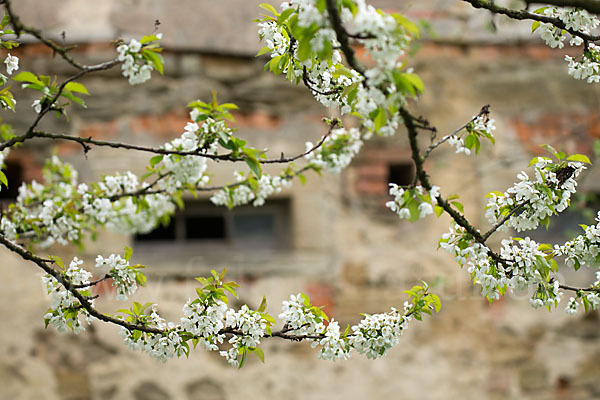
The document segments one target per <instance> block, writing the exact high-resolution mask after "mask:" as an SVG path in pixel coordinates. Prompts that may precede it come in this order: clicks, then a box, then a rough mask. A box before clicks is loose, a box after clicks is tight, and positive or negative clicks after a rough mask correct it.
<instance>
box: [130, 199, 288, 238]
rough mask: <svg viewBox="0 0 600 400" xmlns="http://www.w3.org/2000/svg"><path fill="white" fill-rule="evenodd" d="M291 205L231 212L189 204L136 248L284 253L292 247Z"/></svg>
mask: <svg viewBox="0 0 600 400" xmlns="http://www.w3.org/2000/svg"><path fill="white" fill-rule="evenodd" d="M290 232H291V229H290V201H289V200H287V199H286V200H270V201H267V203H266V204H265V205H264V206H262V207H253V206H244V207H236V208H234V209H233V210H227V209H226V208H223V207H216V206H214V205H212V204H211V203H210V202H209V201H187V202H186V203H185V208H184V209H183V210H179V211H178V212H176V213H175V215H173V217H172V218H171V221H170V223H169V225H167V226H159V227H157V228H156V229H155V230H153V231H152V232H149V233H147V234H143V235H136V236H135V243H136V245H141V246H145V245H147V246H154V245H157V244H159V245H169V244H171V245H194V246H196V245H212V246H223V247H227V248H234V249H245V250H246V249H248V250H253V249H258V250H265V249H282V248H286V247H289V243H290Z"/></svg>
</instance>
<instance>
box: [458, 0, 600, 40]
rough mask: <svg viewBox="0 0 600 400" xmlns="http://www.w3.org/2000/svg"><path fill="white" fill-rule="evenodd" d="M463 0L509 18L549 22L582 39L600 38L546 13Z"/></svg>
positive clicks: (482, 1) (474, 0)
mask: <svg viewBox="0 0 600 400" xmlns="http://www.w3.org/2000/svg"><path fill="white" fill-rule="evenodd" d="M463 1H466V2H467V3H470V4H471V5H472V6H473V7H475V8H484V9H486V10H489V11H490V12H492V13H494V14H502V15H506V16H507V17H509V18H511V19H516V20H531V21H539V22H543V23H547V24H551V25H554V26H555V27H557V28H559V29H564V30H565V31H567V32H569V33H570V34H571V35H573V36H579V37H580V38H582V39H583V40H587V41H590V42H595V41H597V40H600V36H596V35H588V34H586V33H583V32H579V31H576V30H574V29H571V28H568V29H567V26H566V25H565V23H564V22H562V21H561V20H560V19H558V18H553V17H548V16H546V15H540V14H534V13H532V12H529V11H527V10H515V9H512V8H506V7H501V6H498V5H496V3H495V2H494V1H492V0H463ZM550 3H551V2H550Z"/></svg>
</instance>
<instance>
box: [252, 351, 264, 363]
mask: <svg viewBox="0 0 600 400" xmlns="http://www.w3.org/2000/svg"><path fill="white" fill-rule="evenodd" d="M250 350H251V351H252V352H253V353H254V354H256V356H257V357H258V358H260V361H262V362H263V364H264V362H265V353H264V352H263V351H262V349H260V348H259V347H253V348H252V349H250Z"/></svg>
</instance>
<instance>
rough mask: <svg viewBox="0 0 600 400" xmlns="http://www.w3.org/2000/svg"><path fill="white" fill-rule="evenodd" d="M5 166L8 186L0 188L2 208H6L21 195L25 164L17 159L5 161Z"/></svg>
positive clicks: (4, 170)
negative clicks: (20, 189)
mask: <svg viewBox="0 0 600 400" xmlns="http://www.w3.org/2000/svg"><path fill="white" fill-rule="evenodd" d="M4 165H6V167H5V168H3V169H2V172H4V175H6V179H7V180H8V188H6V187H2V190H0V208H2V209H6V208H7V207H8V205H9V204H10V203H13V202H14V201H15V200H16V199H17V196H18V195H19V187H20V186H21V184H22V183H23V166H22V165H21V163H20V162H18V161H16V160H6V161H4Z"/></svg>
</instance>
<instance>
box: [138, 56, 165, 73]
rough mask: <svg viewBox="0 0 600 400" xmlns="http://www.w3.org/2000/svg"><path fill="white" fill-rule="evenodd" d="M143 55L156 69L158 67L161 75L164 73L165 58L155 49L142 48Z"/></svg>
mask: <svg viewBox="0 0 600 400" xmlns="http://www.w3.org/2000/svg"><path fill="white" fill-rule="evenodd" d="M142 56H143V57H144V58H145V59H146V60H148V61H150V62H151V63H152V65H153V66H154V69H156V70H157V71H158V72H159V73H160V74H161V75H163V74H164V68H163V59H162V56H161V55H160V54H157V53H156V52H154V51H149V50H142Z"/></svg>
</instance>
